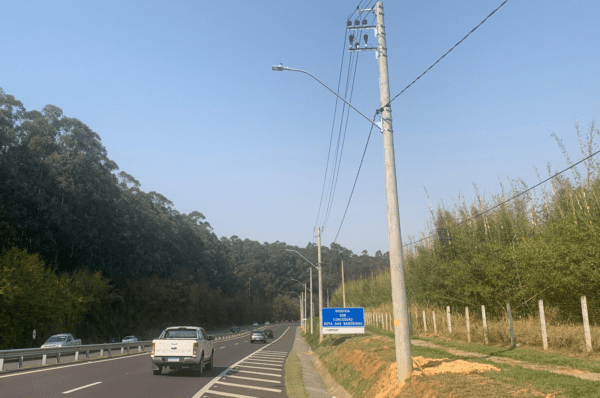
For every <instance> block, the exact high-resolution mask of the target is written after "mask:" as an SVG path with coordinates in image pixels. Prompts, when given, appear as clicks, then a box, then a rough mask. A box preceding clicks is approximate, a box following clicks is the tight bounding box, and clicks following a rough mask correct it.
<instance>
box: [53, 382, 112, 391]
mask: <svg viewBox="0 0 600 398" xmlns="http://www.w3.org/2000/svg"><path fill="white" fill-rule="evenodd" d="M96 384H102V382H101V381H97V382H95V383H92V384H88V385H86V386H81V387H77V388H74V389H72V390H69V391H65V392H63V394H70V393H72V392H75V391H79V390H83V389H84V388H88V387H91V386H95V385H96Z"/></svg>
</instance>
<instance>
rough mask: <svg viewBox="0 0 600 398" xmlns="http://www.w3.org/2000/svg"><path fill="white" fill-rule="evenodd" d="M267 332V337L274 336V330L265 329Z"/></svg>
mask: <svg viewBox="0 0 600 398" xmlns="http://www.w3.org/2000/svg"><path fill="white" fill-rule="evenodd" d="M265 334H266V335H267V338H269V339H272V338H273V331H272V330H271V329H267V330H265Z"/></svg>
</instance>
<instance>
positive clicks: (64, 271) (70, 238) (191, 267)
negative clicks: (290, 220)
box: [0, 88, 388, 349]
mask: <svg viewBox="0 0 600 398" xmlns="http://www.w3.org/2000/svg"><path fill="white" fill-rule="evenodd" d="M157 161H160V159H157ZM199 172H207V173H210V172H211V171H210V170H206V171H199ZM206 194H207V195H219V193H218V192H207V193H206ZM286 249H293V250H296V251H298V252H300V253H302V255H303V256H305V257H307V258H316V257H317V245H316V244H313V243H309V244H308V245H307V246H306V247H302V248H301V247H296V246H290V245H287V244H286V243H284V242H274V243H268V242H263V243H261V242H256V241H251V240H249V239H242V238H240V237H238V236H235V235H234V236H231V237H218V236H217V235H216V234H215V233H214V231H213V228H212V227H211V225H210V223H209V222H208V221H207V220H206V218H205V217H204V215H203V214H202V213H201V212H200V211H191V212H190V213H189V214H184V213H180V212H179V211H178V210H177V209H176V207H175V204H174V203H173V202H171V201H170V200H169V199H168V198H167V197H165V196H164V195H162V194H160V193H158V192H144V191H143V190H142V186H141V184H140V182H139V181H137V180H136V178H135V177H134V176H132V175H130V174H128V173H127V172H125V171H123V170H119V168H118V165H117V164H116V163H115V162H113V161H112V160H111V159H110V157H109V154H108V151H107V150H106V148H105V147H104V146H103V144H102V141H101V138H100V135H99V134H98V133H96V132H95V131H93V130H92V129H91V128H90V127H89V126H87V125H86V124H85V123H84V122H82V121H81V120H78V119H76V118H72V117H67V116H66V115H64V114H63V111H62V110H61V109H60V108H59V107H57V106H54V105H46V106H45V107H44V108H43V109H41V110H27V109H26V108H25V106H24V105H23V103H21V102H20V101H19V100H18V99H16V98H15V97H14V96H13V95H10V94H7V93H5V92H4V91H3V90H2V89H1V88H0V253H3V254H2V267H3V268H2V269H0V349H10V348H24V347H32V346H36V345H39V344H38V343H39V342H40V340H44V339H45V338H47V337H48V336H50V335H52V334H55V333H57V332H67V331H68V332H72V333H73V334H74V335H75V336H76V337H78V338H81V339H82V340H83V342H84V344H85V343H103V342H106V341H108V339H109V338H111V337H112V338H120V337H121V338H122V337H124V336H126V335H131V334H133V335H136V336H138V337H140V338H142V339H150V338H152V337H155V336H156V334H157V333H159V332H160V331H161V329H162V328H164V327H165V326H171V325H173V324H186V325H187V324H194V325H199V326H203V327H205V328H207V329H211V328H225V327H226V328H228V327H229V326H230V325H232V324H237V325H240V324H252V323H253V322H261V323H262V322H265V321H267V320H269V321H272V322H273V321H282V320H292V319H293V320H297V319H299V318H300V316H299V308H298V302H297V297H298V295H297V294H296V295H294V294H293V293H291V291H296V293H300V291H301V290H303V289H302V286H301V285H299V284H298V283H297V282H294V281H292V280H291V278H294V279H298V280H303V281H304V280H307V278H308V276H307V275H308V272H307V270H308V266H309V265H308V264H307V263H306V262H305V261H304V260H303V259H302V258H301V257H300V256H298V255H297V254H296V253H293V252H289V251H286ZM15 253H19V254H18V255H17V254H15ZM29 255H31V257H28V256H29ZM19 256H20V257H19ZM21 258H23V259H21ZM34 258H35V260H33V259H34ZM322 258H323V264H324V267H323V275H324V278H323V289H325V290H329V291H333V290H334V289H335V288H336V287H337V285H338V284H339V281H340V279H341V278H340V267H339V264H340V261H341V260H342V259H343V260H344V263H345V265H346V269H345V272H346V275H347V276H348V277H350V278H354V279H356V278H358V277H359V276H361V275H369V274H370V273H372V272H373V271H374V270H376V269H381V268H384V267H385V264H386V262H388V260H387V256H386V255H385V254H382V253H381V252H378V253H375V255H374V256H370V255H368V254H367V253H366V252H363V253H361V254H360V255H358V254H354V253H353V252H352V251H350V250H348V249H346V248H344V247H342V246H340V245H338V244H332V245H331V247H330V248H327V247H324V248H323V250H322ZM33 262H35V267H34V266H33ZM22 264H28V265H27V266H22ZM34 268H35V269H34ZM35 275H39V276H40V278H41V279H39V280H37V279H36V278H37V277H36V276H35ZM34 279H35V283H32V284H28V283H29V282H28V281H32V280H34ZM81 286H85V288H81ZM33 329H36V331H37V339H36V341H34V340H33V339H32V332H33Z"/></svg>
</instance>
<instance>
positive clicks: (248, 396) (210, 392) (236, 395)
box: [209, 390, 258, 398]
mask: <svg viewBox="0 0 600 398" xmlns="http://www.w3.org/2000/svg"><path fill="white" fill-rule="evenodd" d="M209 394H215V395H223V396H224V397H235V398H258V397H253V396H251V395H240V394H231V393H228V392H222V391H216V390H210V391H209Z"/></svg>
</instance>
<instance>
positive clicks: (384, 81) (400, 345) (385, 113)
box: [347, 1, 412, 382]
mask: <svg viewBox="0 0 600 398" xmlns="http://www.w3.org/2000/svg"><path fill="white" fill-rule="evenodd" d="M359 12H373V13H375V16H376V17H377V23H376V25H375V26H367V25H366V19H363V21H362V25H361V24H360V21H358V20H356V21H355V22H354V24H352V22H351V21H348V23H347V26H348V27H347V29H348V30H350V31H359V32H357V33H359V35H358V37H357V36H355V35H354V34H352V35H350V36H349V39H350V48H349V50H350V51H368V50H376V51H377V61H378V63H379V93H380V101H381V110H380V111H381V133H382V135H383V159H384V166H385V190H386V200H387V222H388V242H389V250H390V273H391V277H392V306H393V309H394V335H395V342H396V361H397V363H398V380H399V381H400V382H403V381H404V380H406V379H407V378H408V377H410V374H411V373H412V360H411V357H410V354H411V352H410V351H411V349H410V326H409V325H410V321H409V315H408V303H407V302H406V283H405V280H404V265H403V258H402V237H401V235H400V212H399V211H398V187H397V185H396V160H395V154H394V136H393V131H394V130H393V128H392V108H391V107H390V104H389V102H390V86H389V77H388V60H387V46H386V42H385V22H384V18H383V3H382V2H381V1H378V2H377V3H376V4H375V8H374V9H365V10H360V11H359ZM367 29H375V31H376V32H377V33H376V34H377V47H368V46H367V35H366V34H365V35H364V48H360V45H359V41H360V39H359V40H356V39H357V38H359V37H360V34H362V32H363V31H364V30H367Z"/></svg>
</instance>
